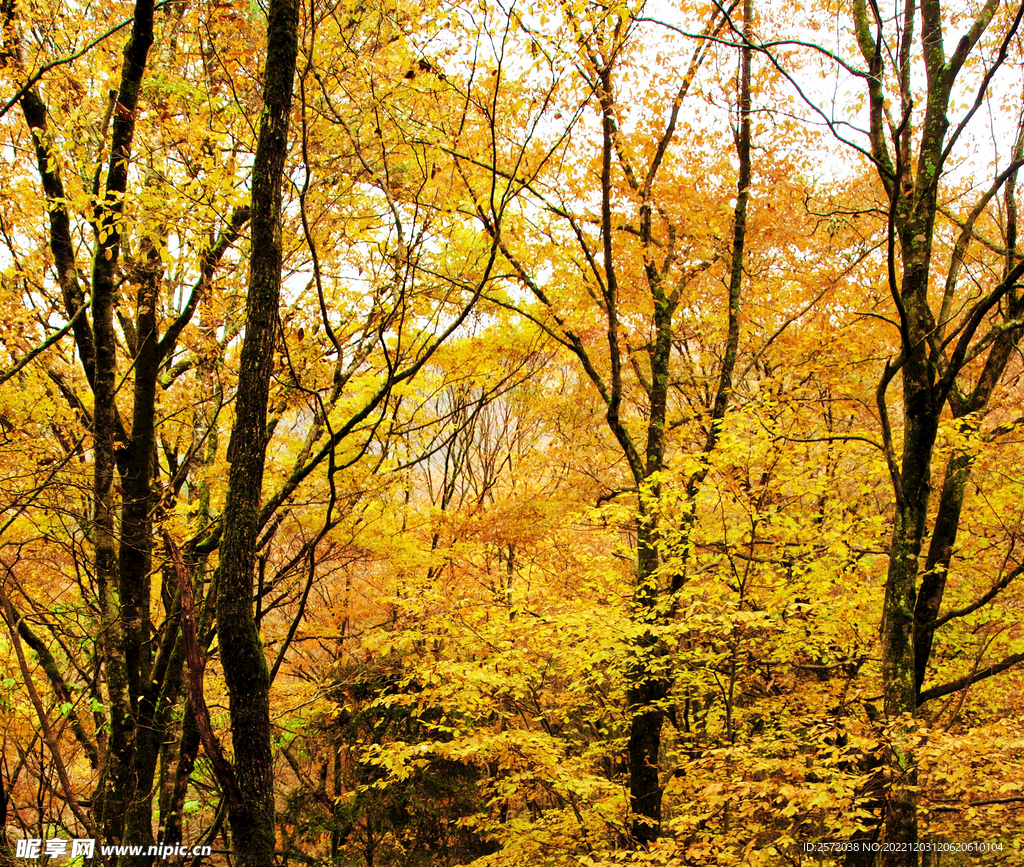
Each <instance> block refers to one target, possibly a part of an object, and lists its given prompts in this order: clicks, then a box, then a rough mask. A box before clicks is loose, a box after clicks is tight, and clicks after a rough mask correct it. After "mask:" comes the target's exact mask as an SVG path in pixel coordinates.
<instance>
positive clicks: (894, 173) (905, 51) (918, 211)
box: [853, 2, 1024, 865]
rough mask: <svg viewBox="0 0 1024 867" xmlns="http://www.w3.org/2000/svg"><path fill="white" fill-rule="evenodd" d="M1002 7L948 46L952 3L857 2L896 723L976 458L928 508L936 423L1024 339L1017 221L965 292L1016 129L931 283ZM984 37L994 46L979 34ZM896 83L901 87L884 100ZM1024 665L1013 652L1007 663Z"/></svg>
mask: <svg viewBox="0 0 1024 867" xmlns="http://www.w3.org/2000/svg"><path fill="white" fill-rule="evenodd" d="M999 11H1000V8H999V4H998V3H987V4H985V5H984V6H983V7H981V8H980V9H979V10H978V11H977V13H976V14H975V17H974V18H973V20H972V21H971V24H970V26H969V27H968V29H967V31H966V32H965V33H964V34H963V36H962V37H961V38H960V40H959V41H958V42H957V45H956V47H955V49H954V50H953V51H952V52H951V53H950V54H949V55H948V56H947V53H946V51H947V49H946V46H945V43H944V30H948V29H949V28H950V26H951V24H952V22H951V21H950V20H949V12H948V10H946V9H945V8H944V6H943V4H942V3H940V2H923V3H921V4H920V6H919V7H918V6H917V5H916V4H911V3H908V4H903V6H902V7H901V20H902V28H901V30H900V32H899V34H898V35H896V36H894V35H893V34H891V33H888V32H887V29H886V24H885V22H884V21H883V19H882V17H881V16H880V14H879V12H878V10H877V9H876V8H874V7H872V9H870V10H869V8H868V6H867V5H866V4H864V3H857V4H855V5H854V8H853V13H854V25H855V32H856V37H857V44H858V47H859V48H860V51H861V55H862V57H863V59H864V62H865V64H866V65H867V69H866V71H865V72H863V73H862V74H861V75H862V79H863V81H864V83H865V85H866V88H867V91H868V96H869V117H870V130H869V135H868V138H869V142H870V148H869V156H870V159H871V162H872V164H873V165H874V167H875V169H876V171H877V173H878V176H879V179H880V181H881V183H882V186H883V188H884V190H885V193H886V196H887V198H888V203H887V205H886V211H885V213H886V216H887V220H888V228H887V231H888V242H887V268H888V281H889V289H890V292H891V294H892V299H893V304H894V306H895V310H896V314H897V319H896V323H897V325H898V329H899V344H898V346H899V349H898V353H897V355H896V356H895V358H894V359H892V360H891V361H890V362H888V363H887V364H886V369H885V372H884V373H883V375H882V378H881V380H880V383H879V387H878V398H877V399H878V412H879V419H880V421H881V424H882V436H883V446H884V448H885V454H886V458H887V461H888V464H889V469H890V474H891V477H892V484H893V490H894V493H895V498H896V511H895V517H894V522H893V534H892V541H891V543H890V549H889V571H888V577H887V580H886V586H885V608H884V612H883V615H882V624H881V630H880V631H881V637H882V654H883V675H884V684H885V710H886V713H887V715H888V716H889V717H890V718H893V719H894V718H898V717H900V716H901V715H904V714H905V715H909V716H914V715H916V713H917V709H918V706H919V703H920V702H921V701H922V700H923V699H927V698H928V697H929V695H928V692H927V691H925V692H923V693H922V685H923V683H924V679H925V674H926V671H927V668H928V659H929V656H930V654H931V652H932V641H933V635H934V624H935V622H936V620H937V618H938V615H939V608H940V605H941V601H942V596H943V589H944V586H945V582H946V575H947V574H948V570H949V567H950V563H951V558H952V551H953V547H954V543H955V541H956V535H957V527H958V525H959V516H960V511H961V508H962V504H963V494H964V488H965V485H966V480H967V474H968V472H969V467H970V464H971V458H970V455H969V454H968V453H965V452H963V451H961V452H959V453H954V454H953V455H952V456H951V457H950V459H949V462H948V464H947V469H946V473H945V481H944V483H943V486H942V493H941V497H940V502H939V510H938V513H937V515H936V516H935V517H934V518H931V516H930V514H929V500H930V493H931V463H932V455H933V453H934V451H935V446H936V437H937V435H938V432H939V425H940V421H941V419H942V416H943V412H944V410H945V409H946V407H947V406H948V407H949V409H950V411H951V412H952V413H953V416H954V417H955V418H958V419H966V418H967V417H968V416H972V415H973V416H975V417H976V418H980V417H981V416H983V414H984V411H985V408H986V405H987V403H988V401H989V398H990V396H991V395H992V393H993V391H994V389H995V388H996V386H997V384H998V382H999V379H1000V377H1001V376H1002V373H1003V371H1004V369H1005V367H1006V364H1007V361H1008V360H1009V357H1010V354H1011V352H1012V351H1013V347H1014V346H1015V345H1016V343H1017V340H1018V339H1019V335H1020V330H1019V329H1020V326H1019V325H1018V319H1019V316H1020V309H1021V308H1020V303H1019V301H1018V297H1017V296H1018V293H1019V281H1020V278H1021V276H1022V275H1024V264H1022V263H1021V262H1020V261H1019V258H1018V256H1017V253H1016V238H1015V234H1016V233H1015V230H1014V229H1013V228H1011V227H1010V226H1007V229H1008V230H1009V231H1008V234H1007V235H1006V237H1007V245H1006V253H1005V256H1004V258H1003V264H1002V268H1001V269H998V270H995V269H992V268H991V267H990V266H988V265H987V264H986V265H983V266H982V268H983V273H984V276H983V277H981V280H982V284H981V285H982V286H983V288H982V290H981V292H980V295H979V296H977V297H973V298H972V297H969V296H968V297H964V294H963V293H964V290H963V289H962V288H961V279H962V276H963V274H962V272H963V271H964V270H966V268H965V266H966V265H967V263H968V259H967V255H968V249H969V247H970V246H971V245H972V244H974V243H976V241H975V238H974V236H973V232H974V227H975V224H976V222H977V220H978V218H979V217H980V216H981V214H982V213H983V212H984V211H985V209H986V207H987V206H988V205H989V203H990V202H991V201H992V199H993V198H994V197H995V196H996V195H997V194H998V192H999V191H1000V189H1005V191H1006V203H1007V211H1006V213H1007V214H1008V215H1012V214H1013V213H1014V211H1015V209H1016V208H1015V204H1014V185H1015V181H1016V175H1017V171H1018V169H1019V167H1020V166H1021V143H1022V139H1021V137H1020V135H1019V134H1018V137H1017V142H1016V144H1015V146H1014V147H1013V148H1012V149H1011V152H1010V153H1009V154H1008V155H1007V156H1006V158H1005V159H1006V161H1005V162H1004V163H1003V165H1001V166H999V167H998V168H997V170H996V173H995V174H996V176H995V178H994V179H993V181H992V183H991V184H990V186H989V188H988V190H986V191H985V192H984V193H983V195H982V196H981V197H980V198H978V199H977V200H976V204H975V205H974V207H973V208H972V210H971V212H970V215H969V216H968V217H967V219H966V220H965V221H964V223H963V224H962V226H961V227H960V231H959V237H957V239H956V242H955V244H954V246H953V249H952V251H951V252H950V255H949V261H948V264H947V266H946V273H945V275H944V276H945V279H944V281H943V283H942V284H941V285H940V286H935V285H933V283H934V282H935V281H934V279H933V274H934V273H935V271H936V270H937V269H936V267H935V264H934V260H935V250H936V246H937V243H936V241H937V237H936V224H937V221H938V220H939V219H940V209H941V207H942V195H943V191H944V185H943V181H944V179H945V177H946V176H947V175H948V174H950V172H951V168H952V167H951V163H950V160H951V157H952V154H953V153H954V149H955V148H956V147H957V145H961V146H962V145H963V144H965V143H967V142H969V141H970V138H969V137H970V135H971V132H970V126H969V125H970V122H971V120H972V119H973V117H974V116H975V114H976V113H977V111H978V109H979V108H980V107H981V106H982V105H983V104H984V102H985V100H986V99H988V98H990V95H991V92H992V90H991V89H992V86H993V81H994V79H995V78H996V76H997V74H998V73H999V72H1000V71H1001V70H1002V69H1003V68H1004V66H1005V65H1006V62H1007V56H1008V53H1009V51H1010V49H1011V46H1012V45H1014V41H1015V40H1014V37H1015V35H1016V33H1017V31H1018V29H1019V26H1020V21H1021V15H1022V12H1024V7H1021V6H1020V5H1019V4H1018V5H1017V7H1016V8H1015V9H1013V8H1011V9H1008V10H1007V12H1008V15H1006V16H1005V20H1004V21H1000V22H999V25H1000V27H999V30H997V31H995V32H992V33H987V31H989V28H990V25H992V24H994V23H995V19H996V14H997V12H999ZM918 27H920V31H919V33H920V35H919V37H918V36H917V34H918V30H917V28H918ZM986 36H987V37H988V39H989V40H990V43H989V44H986V43H985V42H983V41H982V40H983V37H986ZM982 50H985V51H986V52H988V51H991V52H993V57H992V62H991V64H990V66H989V68H988V70H987V71H986V72H985V74H984V75H983V76H982V77H981V79H980V81H978V82H977V85H976V87H975V88H974V91H975V92H974V94H973V100H972V103H971V105H970V107H969V108H968V109H967V111H966V112H963V113H962V117H961V119H960V120H959V121H957V122H956V123H955V124H953V123H951V121H950V118H949V113H950V111H951V109H952V108H953V105H952V100H953V95H954V92H955V89H956V87H957V85H958V83H959V79H960V77H961V75H962V73H964V72H965V70H967V69H968V68H969V63H968V61H969V60H971V58H972V55H973V54H975V53H976V52H981V51H982ZM918 70H920V71H923V73H924V76H925V85H924V90H923V93H921V95H920V97H919V98H917V99H915V95H914V91H913V90H912V87H913V85H912V79H913V76H914V74H915V72H916V71H918ZM890 87H891V88H893V89H894V93H893V94H892V96H887V88H890ZM888 99H892V104H893V105H894V106H896V105H898V109H897V111H898V114H897V115H895V116H892V115H890V114H889V110H888V109H887V104H888V103H887V100H888ZM1010 219H1011V220H1012V217H1010ZM976 359H977V360H978V363H981V364H982V369H981V371H980V372H979V373H975V372H974V368H975V367H976V366H977V365H975V364H972V362H974V361H975V360H976ZM981 359H984V361H983V362H982V361H981ZM897 375H899V377H900V379H901V382H902V387H903V399H902V415H903V426H902V427H903V443H902V446H901V447H899V449H900V451H899V457H898V456H897V448H898V446H897V445H896V442H895V439H894V435H893V431H892V429H891V426H890V423H889V400H890V399H889V397H888V387H889V384H890V383H891V382H892V381H893V379H894V378H896V376H897ZM967 424H968V425H969V424H970V422H967ZM929 526H931V533H930V535H931V541H930V543H929V551H928V555H927V557H926V560H925V564H924V569H923V570H921V568H920V563H919V560H920V556H921V551H922V545H923V543H924V540H925V538H926V535H927V532H928V528H929ZM1016 661H1018V660H1017V659H1013V658H1010V659H1007V660H1004V661H1003V666H1002V667H1005V666H1006V665H1011V664H1013V663H1014V662H1016ZM992 673H994V672H992ZM892 760H893V764H894V769H895V772H896V773H898V774H899V775H901V777H902V781H901V783H900V784H899V785H898V786H897V787H896V788H895V790H894V792H893V793H891V794H890V797H889V810H888V815H887V817H886V826H887V838H888V839H891V840H893V841H899V842H900V843H908V844H914V843H916V842H917V825H916V816H915V806H914V795H913V788H914V786H915V785H916V779H917V776H916V770H915V766H914V757H913V755H912V754H910V752H909V751H905V750H904V749H902V748H901V747H899V746H897V747H896V748H895V749H894V753H893V756H892ZM917 861H918V858H917V854H916V852H915V851H913V850H912V849H910V848H908V851H906V852H891V853H889V854H887V855H886V856H885V858H884V863H886V864H892V865H898V864H899V865H902V864H917Z"/></svg>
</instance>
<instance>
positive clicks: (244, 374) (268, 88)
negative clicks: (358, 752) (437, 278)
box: [217, 0, 299, 867]
mask: <svg viewBox="0 0 1024 867" xmlns="http://www.w3.org/2000/svg"><path fill="white" fill-rule="evenodd" d="M298 14H299V12H298V5H297V3H296V2H294V0H271V3H270V6H269V9H268V22H267V62H266V69H265V77H264V85H263V115H262V118H261V121H260V131H259V142H258V144H257V147H256V156H255V162H254V166H253V181H252V218H251V224H252V251H251V254H250V270H249V294H248V299H247V302H246V320H245V339H244V341H243V344H242V355H241V367H240V371H239V375H238V389H237V396H236V400H235V424H234V428H233V429H232V432H231V440H230V443H229V445H228V460H229V461H230V463H231V470H230V473H229V477H228V493H227V500H226V503H225V507H224V520H223V526H224V532H223V541H222V542H221V567H220V568H221V576H220V584H219V587H218V592H217V623H218V635H219V639H220V653H221V662H222V664H223V667H224V676H225V680H226V681H227V687H228V699H229V710H230V717H231V735H232V743H233V748H234V770H235V778H236V779H237V781H238V788H239V793H240V795H241V804H240V805H239V806H238V807H237V808H236V807H232V808H230V810H229V821H230V825H231V845H232V850H233V852H234V856H235V864H236V865H237V867H272V865H273V863H274V837H275V829H274V790H273V765H272V755H271V749H270V675H269V671H268V669H267V661H266V657H265V656H264V653H263V646H262V643H261V641H260V637H259V630H258V628H257V624H256V621H255V617H254V612H253V602H254V597H253V568H254V565H255V562H254V561H255V547H256V531H257V522H258V519H259V505H260V492H261V488H262V484H263V468H264V463H265V460H266V447H267V438H266V428H267V399H268V394H269V388H270V374H271V368H272V366H273V355H274V341H275V336H276V332H277V321H278V307H279V302H280V295H281V265H282V251H281V185H282V179H283V172H284V161H285V156H286V155H287V150H288V121H289V113H290V110H291V101H292V84H293V80H294V75H295V58H296V54H297V50H298Z"/></svg>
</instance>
